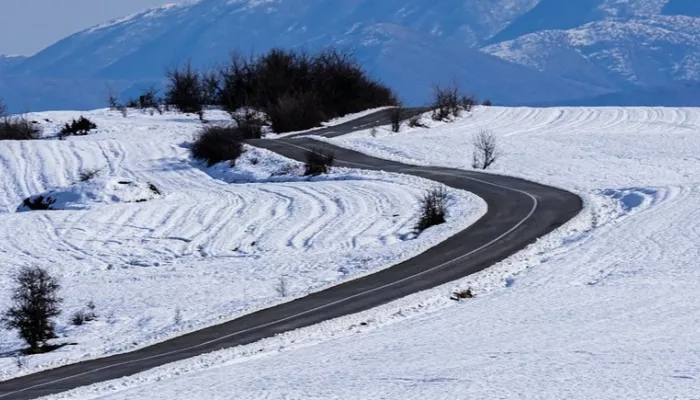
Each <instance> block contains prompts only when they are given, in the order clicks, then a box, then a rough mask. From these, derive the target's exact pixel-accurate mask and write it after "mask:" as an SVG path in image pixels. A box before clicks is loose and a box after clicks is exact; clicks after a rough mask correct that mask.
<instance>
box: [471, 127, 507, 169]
mask: <svg viewBox="0 0 700 400" xmlns="http://www.w3.org/2000/svg"><path fill="white" fill-rule="evenodd" d="M473 144H474V154H473V157H474V159H473V162H472V167H474V168H478V169H488V168H489V167H490V166H491V164H493V163H495V162H496V160H498V158H499V157H500V156H501V151H500V149H499V148H498V143H497V140H496V135H494V134H493V132H491V131H487V130H482V131H480V132H479V133H477V134H476V135H474V140H473Z"/></svg>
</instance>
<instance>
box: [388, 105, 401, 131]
mask: <svg viewBox="0 0 700 400" xmlns="http://www.w3.org/2000/svg"><path fill="white" fill-rule="evenodd" d="M403 117H404V110H403V107H401V106H399V107H394V108H392V109H390V110H389V120H390V121H391V131H392V132H394V133H397V132H399V131H400V130H401V122H403Z"/></svg>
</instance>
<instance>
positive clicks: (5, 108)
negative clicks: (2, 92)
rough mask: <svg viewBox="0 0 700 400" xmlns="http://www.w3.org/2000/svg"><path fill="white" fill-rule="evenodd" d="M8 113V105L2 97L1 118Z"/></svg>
mask: <svg viewBox="0 0 700 400" xmlns="http://www.w3.org/2000/svg"><path fill="white" fill-rule="evenodd" d="M6 114H7V106H6V105H5V103H4V102H3V101H2V98H0V118H2V117H4V116H5V115H6Z"/></svg>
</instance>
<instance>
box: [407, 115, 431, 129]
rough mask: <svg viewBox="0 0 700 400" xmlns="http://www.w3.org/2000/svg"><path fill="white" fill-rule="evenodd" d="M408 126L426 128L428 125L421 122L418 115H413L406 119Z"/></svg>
mask: <svg viewBox="0 0 700 400" xmlns="http://www.w3.org/2000/svg"><path fill="white" fill-rule="evenodd" d="M408 126H409V127H411V128H427V127H428V125H426V124H424V123H423V122H421V116H420V115H414V116H412V117H411V118H409V119H408Z"/></svg>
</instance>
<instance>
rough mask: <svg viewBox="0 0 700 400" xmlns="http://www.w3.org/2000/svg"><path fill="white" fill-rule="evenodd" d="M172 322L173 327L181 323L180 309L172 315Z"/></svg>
mask: <svg viewBox="0 0 700 400" xmlns="http://www.w3.org/2000/svg"><path fill="white" fill-rule="evenodd" d="M173 322H174V323H175V325H180V324H181V323H182V310H180V307H178V308H176V309H175V315H173Z"/></svg>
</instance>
